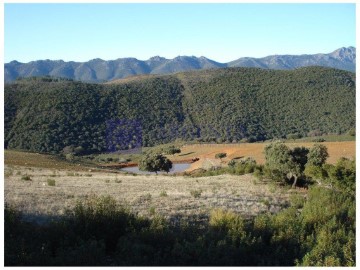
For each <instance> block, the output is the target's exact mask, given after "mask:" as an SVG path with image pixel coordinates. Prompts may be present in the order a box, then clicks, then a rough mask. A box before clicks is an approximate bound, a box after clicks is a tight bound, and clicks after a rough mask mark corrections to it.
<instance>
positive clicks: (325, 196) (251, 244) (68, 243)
mask: <svg viewBox="0 0 360 270" xmlns="http://www.w3.org/2000/svg"><path fill="white" fill-rule="evenodd" d="M324 206H325V207H326V209H325V210H326V211H324ZM5 265H7V266H10V265H17V266H21V265H26V266H30V265H32V266H39V265H58V266H61V265H62V266H76V265H88V266H100V265H103V266H104V265H120V266H121V265H128V266H130V265H135V266H141V265H158V266H160V265H173V266H181V265H183V266H186V265H194V266H195V265H197V266H205V265H211V266H216V265H218V266H225V265H229V266H236V265H238V266H266V265H269V266H271V265H272V266H279V265H283V266H284V265H286V266H293V265H304V266H355V196H354V195H351V194H349V193H348V192H347V191H344V190H340V189H338V190H333V189H325V188H321V187H313V188H311V189H310V191H309V194H308V198H307V200H306V201H304V200H303V198H302V197H294V199H293V201H292V204H291V207H289V208H288V209H286V210H284V211H282V212H280V213H278V214H276V215H269V214H265V215H260V216H258V217H256V218H255V219H253V220H248V221H246V220H244V219H242V218H241V216H239V215H238V214H235V213H233V212H231V211H225V210H220V209H215V210H213V211H212V213H211V215H210V220H209V222H208V223H207V224H206V225H205V226H202V227H199V226H194V225H191V224H181V225H178V226H173V225H171V224H169V223H168V222H167V221H165V220H164V219H162V218H161V217H159V216H156V217H155V218H153V219H151V220H150V219H147V218H141V217H139V216H137V215H135V214H132V213H130V212H129V211H128V210H126V209H125V208H123V207H121V206H118V205H117V204H116V202H115V201H114V200H113V199H112V198H111V197H91V198H89V199H87V200H86V201H83V202H78V203H77V204H76V206H75V207H74V208H73V210H72V211H71V212H70V213H69V214H68V216H67V217H66V218H64V219H62V220H60V221H57V222H53V223H51V224H48V225H42V226H41V225H36V224H34V223H27V222H24V221H23V220H22V219H21V216H19V213H18V212H16V211H14V210H12V209H11V208H8V207H7V208H6V209H5Z"/></svg>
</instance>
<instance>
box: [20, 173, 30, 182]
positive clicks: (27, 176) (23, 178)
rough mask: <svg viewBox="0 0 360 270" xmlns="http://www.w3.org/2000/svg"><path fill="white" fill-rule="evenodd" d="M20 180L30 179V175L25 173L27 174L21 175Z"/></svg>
mask: <svg viewBox="0 0 360 270" xmlns="http://www.w3.org/2000/svg"><path fill="white" fill-rule="evenodd" d="M21 180H24V181H32V179H31V176H30V175H27V174H25V175H23V176H22V177H21Z"/></svg>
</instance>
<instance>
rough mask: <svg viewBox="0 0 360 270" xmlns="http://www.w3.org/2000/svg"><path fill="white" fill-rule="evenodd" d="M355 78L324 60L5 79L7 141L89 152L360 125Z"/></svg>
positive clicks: (294, 135) (30, 146)
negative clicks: (90, 78) (102, 78)
mask: <svg viewBox="0 0 360 270" xmlns="http://www.w3.org/2000/svg"><path fill="white" fill-rule="evenodd" d="M354 81H355V74H353V73H351V72H346V71H341V70H336V69H330V68H321V67H308V68H301V69H298V70H293V71H280V70H277V71H275V70H261V69H255V68H230V69H218V70H206V71H198V72H188V73H181V74H176V75H169V76H159V77H151V78H143V79H139V80H134V81H133V82H128V83H122V84H109V85H107V84H106V85H104V84H86V83H81V82H74V81H69V80H61V79H52V78H30V79H23V80H19V81H16V82H15V83H12V84H8V85H6V86H5V92H4V97H5V102H4V105H5V115H4V118H5V119H4V120H5V147H6V148H13V149H24V150H30V151H34V152H47V153H63V152H64V151H65V152H66V151H68V150H69V149H73V154H74V155H82V154H87V153H91V152H105V151H110V152H113V151H116V150H119V149H129V148H134V147H138V146H139V145H138V143H139V142H140V144H141V145H142V146H153V145H157V144H161V143H168V142H173V141H175V140H176V139H182V140H185V141H189V140H197V141H206V142H210V141H215V142H239V141H242V142H252V141H259V140H267V139H272V138H289V139H294V138H299V137H303V136H315V135H316V136H319V135H322V134H346V133H347V132H349V134H355V131H354V127H355V85H354ZM76 149H77V150H76ZM80 150H81V151H80Z"/></svg>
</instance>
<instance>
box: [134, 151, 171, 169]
mask: <svg viewBox="0 0 360 270" xmlns="http://www.w3.org/2000/svg"><path fill="white" fill-rule="evenodd" d="M171 168H172V162H171V160H170V159H168V158H167V157H165V156H163V155H161V154H158V153H149V154H146V155H144V156H143V157H142V158H141V159H140V162H139V169H140V170H141V171H148V172H155V173H156V174H157V172H158V171H165V172H169V171H170V169H171Z"/></svg>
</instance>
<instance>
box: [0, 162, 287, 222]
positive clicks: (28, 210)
mask: <svg viewBox="0 0 360 270" xmlns="http://www.w3.org/2000/svg"><path fill="white" fill-rule="evenodd" d="M24 176H29V177H24ZM29 178H30V180H29ZM25 179H27V180H25ZM48 179H52V181H50V182H49V181H48ZM49 183H51V184H52V185H50V184H49ZM53 184H54V185H53ZM291 192H292V191H289V190H285V189H280V188H278V187H275V186H273V185H272V184H268V183H263V182H260V181H259V180H257V179H256V178H255V177H253V176H252V175H243V176H234V175H219V176H212V177H201V178H191V177H185V176H167V175H135V176H133V175H124V174H115V173H106V172H90V173H89V172H83V171H74V170H54V169H46V168H35V167H23V166H13V165H5V183H4V196H5V202H6V203H8V204H10V205H13V206H15V207H16V208H17V209H19V210H21V211H22V212H23V213H24V214H25V215H26V216H29V217H33V218H35V219H36V218H37V217H41V216H61V215H64V214H65V209H67V208H72V207H73V206H74V205H75V203H76V201H77V200H79V199H82V198H85V197H86V196H89V195H92V194H95V195H98V196H99V195H110V196H112V197H114V198H115V199H116V201H118V202H119V203H120V204H123V205H126V206H128V207H129V208H130V209H131V210H132V211H134V212H136V213H138V214H139V215H142V216H148V217H151V216H154V215H156V214H160V215H161V216H164V217H166V218H167V219H169V220H171V221H172V222H174V223H176V222H179V220H180V218H181V217H182V218H185V219H186V218H190V217H198V218H199V219H207V217H208V214H209V212H210V210H211V209H213V208H223V209H229V210H233V211H235V212H237V213H240V214H241V215H242V216H244V217H245V218H248V217H252V216H256V215H258V214H260V213H266V212H271V213H276V212H278V211H280V210H281V209H282V208H284V207H286V206H287V205H288V202H289V196H290V193H291Z"/></svg>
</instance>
